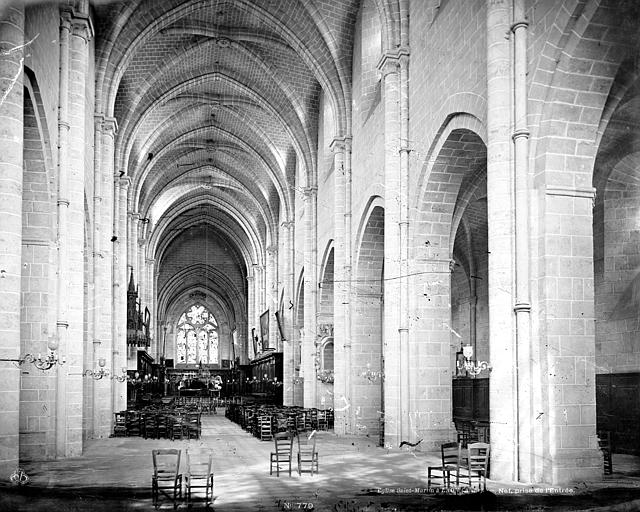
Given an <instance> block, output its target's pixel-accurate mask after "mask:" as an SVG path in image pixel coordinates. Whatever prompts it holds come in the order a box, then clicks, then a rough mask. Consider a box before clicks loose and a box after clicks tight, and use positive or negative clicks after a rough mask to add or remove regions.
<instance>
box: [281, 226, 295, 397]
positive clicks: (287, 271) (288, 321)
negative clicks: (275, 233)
mask: <svg viewBox="0 0 640 512" xmlns="http://www.w3.org/2000/svg"><path fill="white" fill-rule="evenodd" d="M281 227H282V231H281V233H282V237H283V250H282V254H283V262H282V269H283V274H284V277H283V283H282V287H283V288H284V290H285V313H284V315H285V316H284V318H283V322H284V325H283V329H284V330H285V336H286V341H285V342H284V347H283V353H284V355H283V357H284V362H283V376H282V379H283V391H282V392H283V401H284V405H293V390H294V387H293V377H294V375H295V360H294V357H295V348H294V347H295V343H294V333H293V325H294V323H295V318H294V317H293V314H294V313H293V311H294V310H293V308H292V309H288V300H287V297H291V299H289V300H293V297H294V295H295V273H294V272H295V269H294V238H293V234H294V227H295V223H294V222H293V221H285V222H283V223H282V224H281Z"/></svg>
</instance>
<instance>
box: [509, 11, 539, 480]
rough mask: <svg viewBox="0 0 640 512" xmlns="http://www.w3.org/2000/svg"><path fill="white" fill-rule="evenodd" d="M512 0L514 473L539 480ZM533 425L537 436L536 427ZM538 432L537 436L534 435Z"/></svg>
mask: <svg viewBox="0 0 640 512" xmlns="http://www.w3.org/2000/svg"><path fill="white" fill-rule="evenodd" d="M513 6H514V13H513V17H514V23H513V24H512V26H511V30H512V32H513V34H514V36H513V38H514V78H515V80H514V109H513V112H514V116H513V117H514V131H513V134H512V139H513V144H514V146H513V149H514V164H515V169H514V182H515V197H514V201H515V213H514V215H515V229H516V232H515V260H516V261H515V263H516V266H515V277H516V283H515V292H516V296H515V304H514V311H515V315H516V318H515V321H516V351H517V355H516V360H517V362H518V367H517V368H518V370H517V375H518V388H517V392H518V394H517V400H518V445H519V456H518V479H519V480H520V481H522V482H540V481H542V480H541V478H543V473H544V461H543V458H542V457H540V456H541V455H542V454H541V453H539V450H540V449H541V448H542V446H541V444H540V442H541V440H542V439H541V436H540V433H541V431H540V429H536V423H537V424H538V425H540V421H537V422H536V419H535V417H536V416H537V414H536V413H535V410H541V408H540V407H539V406H538V408H535V407H534V405H533V401H532V400H533V396H534V393H533V392H532V391H533V390H534V389H538V382H540V379H539V378H538V379H536V380H533V379H532V376H533V375H534V366H537V365H539V359H538V358H536V359H535V360H534V359H533V358H532V350H531V349H532V347H531V294H530V289H529V281H530V279H531V275H530V270H529V258H530V254H531V249H530V246H529V237H530V236H531V233H530V232H529V194H530V192H529V190H530V186H529V184H530V180H529V129H528V124H527V26H528V23H527V21H526V17H525V10H524V1H520V0H516V1H514V3H513ZM534 430H537V434H538V435H537V436H536V432H534ZM536 437H537V439H536Z"/></svg>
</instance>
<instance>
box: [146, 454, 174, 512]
mask: <svg viewBox="0 0 640 512" xmlns="http://www.w3.org/2000/svg"><path fill="white" fill-rule="evenodd" d="M180 453H181V452H180V450H152V451H151V455H152V457H153V476H152V477H151V495H152V497H153V506H154V507H156V508H158V507H159V506H160V495H161V494H164V495H165V496H167V497H168V498H170V499H172V500H173V508H174V509H175V508H178V499H179V498H182V474H181V473H180Z"/></svg>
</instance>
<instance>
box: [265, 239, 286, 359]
mask: <svg viewBox="0 0 640 512" xmlns="http://www.w3.org/2000/svg"><path fill="white" fill-rule="evenodd" d="M265 281H266V286H267V290H266V292H267V308H268V309H269V347H271V348H275V349H276V350H277V351H278V352H280V351H281V350H282V343H281V342H280V333H279V332H278V325H277V320H276V316H275V312H276V311H278V245H277V244H276V243H274V244H273V245H271V246H269V247H267V266H266V274H265Z"/></svg>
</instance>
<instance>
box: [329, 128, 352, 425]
mask: <svg viewBox="0 0 640 512" xmlns="http://www.w3.org/2000/svg"><path fill="white" fill-rule="evenodd" d="M331 150H332V151H333V168H334V173H333V176H334V200H333V205H334V206H333V209H334V231H333V233H334V234H333V258H334V260H333V265H334V271H333V272H334V274H333V277H334V288H333V326H334V342H333V347H334V348H333V350H334V359H333V360H334V376H335V380H334V385H333V392H334V404H336V403H338V408H337V410H336V413H335V431H336V433H337V434H346V433H347V432H352V429H351V426H350V423H351V422H350V421H349V420H350V418H351V416H352V415H351V412H352V409H353V408H352V407H349V408H347V409H345V408H344V400H346V401H347V403H351V394H352V393H351V338H350V336H348V330H349V329H348V327H347V325H346V313H347V311H348V309H347V307H346V306H348V305H349V301H348V298H347V290H348V289H349V283H347V281H346V279H345V266H346V260H347V253H346V245H347V243H348V242H347V236H346V233H345V231H346V224H347V223H346V222H345V212H346V205H345V203H346V195H345V182H346V173H345V153H346V139H345V138H344V137H336V138H335V139H333V141H332V142H331ZM349 243H350V240H349Z"/></svg>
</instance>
